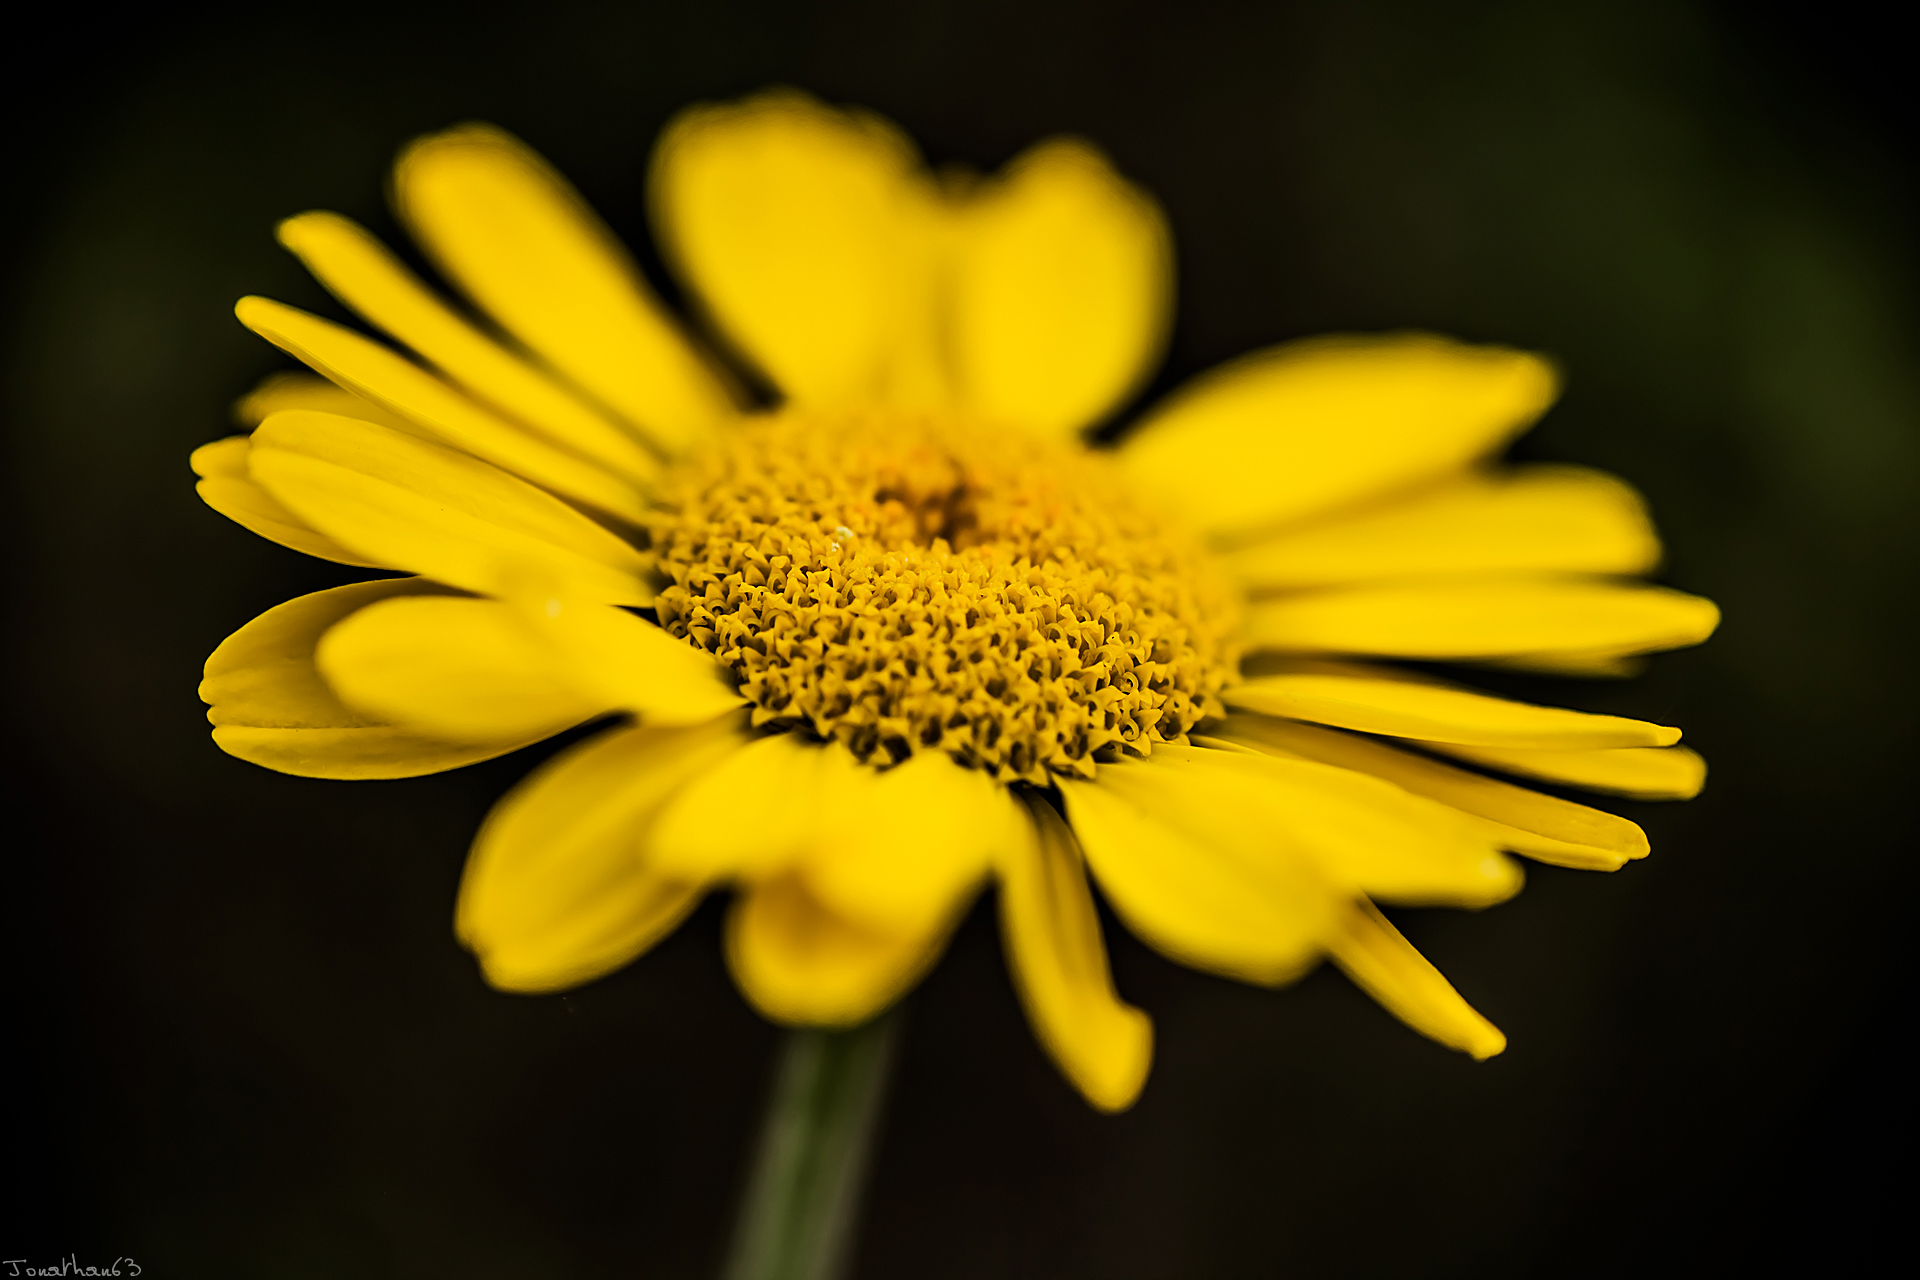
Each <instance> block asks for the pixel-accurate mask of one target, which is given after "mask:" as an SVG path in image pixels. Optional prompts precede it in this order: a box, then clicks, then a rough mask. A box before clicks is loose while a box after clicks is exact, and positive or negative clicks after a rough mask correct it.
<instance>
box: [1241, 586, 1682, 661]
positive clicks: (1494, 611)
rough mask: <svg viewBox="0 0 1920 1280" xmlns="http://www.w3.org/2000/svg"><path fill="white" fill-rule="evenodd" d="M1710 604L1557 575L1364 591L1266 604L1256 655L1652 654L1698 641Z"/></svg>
mask: <svg viewBox="0 0 1920 1280" xmlns="http://www.w3.org/2000/svg"><path fill="white" fill-rule="evenodd" d="M1719 622H1720V611H1719V609H1717V608H1715V607H1714V604H1713V602H1712V601H1710V600H1703V599H1701V598H1700V597H1699V596H1690V595H1685V594H1683V593H1681V592H1678V591H1670V590H1668V589H1667V588H1665V587H1649V586H1638V585H1633V586H1628V585H1623V584H1620V583H1612V582H1586V581H1579V580H1571V579H1555V578H1537V579H1526V578H1512V579H1494V580H1488V581H1465V582H1443V583H1419V584H1413V585H1395V586H1363V587H1351V588H1346V589H1334V590H1329V591H1314V592H1307V593H1304V594H1301V595H1297V596H1287V597H1285V598H1283V599H1279V600H1269V601H1263V602H1260V603H1257V604H1255V605H1253V606H1252V607H1251V608H1249V609H1248V611H1247V629H1246V638H1247V643H1248V644H1249V645H1250V646H1251V647H1252V648H1254V649H1278V650H1289V651H1293V652H1308V653H1364V654H1378V655H1380V656H1383V657H1394V658H1452V659H1460V658H1497V657H1505V656H1508V655H1514V654H1543V653H1549V652H1552V651H1554V650H1575V651H1585V650H1593V649H1607V650H1611V651H1614V652H1616V653H1619V654H1628V653H1651V652H1654V651H1656V650H1660V649H1677V648H1681V647H1683V646H1686V645H1692V644H1699V643H1700V642H1701V641H1702V640H1705V639H1706V638H1707V637H1708V636H1709V635H1712V634H1713V629H1714V627H1716V626H1717V625H1719Z"/></svg>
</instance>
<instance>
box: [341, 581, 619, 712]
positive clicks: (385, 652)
mask: <svg viewBox="0 0 1920 1280" xmlns="http://www.w3.org/2000/svg"><path fill="white" fill-rule="evenodd" d="M643 625H644V624H643ZM315 662H316V663H317V664H318V666H319V668H320V674H321V675H323V676H325V677H326V680H327V683H328V684H329V685H331V686H332V687H333V689H334V690H335V691H336V692H337V693H338V694H339V695H340V700H341V701H342V702H345V703H346V704H347V705H348V706H350V707H354V708H356V709H358V710H360V711H362V712H364V713H366V714H368V715H371V716H378V717H379V718H380V719H382V720H384V721H387V722H389V723H393V724H402V725H407V726H409V727H411V728H415V729H418V730H419V731H421V732H423V733H429V734H432V735H433V736H434V737H438V738H447V739H451V740H452V741H455V742H468V741H489V740H492V739H497V738H510V737H521V738H526V737H546V736H548V735H549V734H555V733H558V732H560V731H561V730H562V729H566V728H570V727H571V726H573V725H576V724H579V723H581V722H582V721H584V720H589V719H591V718H593V717H594V716H596V715H600V714H601V713H603V712H606V711H611V710H613V708H612V706H610V705H609V704H608V703H607V702H606V701H605V700H604V699H600V698H595V697H593V696H592V695H591V694H590V693H589V692H588V691H586V690H583V689H582V688H580V687H579V685H578V684H576V683H575V682H574V681H572V680H569V679H568V678H567V674H568V673H567V672H566V670H565V669H564V667H563V666H562V664H561V663H560V661H559V659H558V656H557V655H556V654H555V653H554V652H553V650H552V649H551V647H549V646H547V645H544V644H542V643H541V642H540V638H539V637H538V636H537V635H535V634H534V633H533V631H532V630H531V628H529V627H527V626H525V625H523V624H522V623H521V621H520V619H519V618H518V617H517V616H516V614H515V611H514V610H513V609H511V608H509V607H508V606H506V605H503V604H500V603H499V602H497V601H493V600H457V599H433V600H392V601H388V602H386V603H384V604H377V605H373V606H370V607H368V608H366V609H362V610H361V611H360V612H358V613H356V614H354V615H353V616H352V617H351V618H348V619H346V620H345V621H344V622H341V623H340V624H339V625H338V626H336V627H334V628H333V629H332V630H331V631H329V632H327V634H326V636H325V637H324V638H322V639H321V641H320V646H319V649H318V651H317V652H316V654H315Z"/></svg>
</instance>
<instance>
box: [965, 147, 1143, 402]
mask: <svg viewBox="0 0 1920 1280" xmlns="http://www.w3.org/2000/svg"><path fill="white" fill-rule="evenodd" d="M1172 293H1173V244H1172V240H1171V238H1170V237H1169V236H1168V234H1167V226H1166V219H1165V217H1164V216H1163V215H1162V214H1161V212H1160V210H1159V208H1158V207H1157V206H1156V205H1155V204H1154V203H1153V200H1152V199H1151V198H1150V197H1149V196H1147V195H1146V194H1145V193H1144V192H1142V191H1141V190H1140V189H1139V188H1137V187H1135V186H1133V185H1132V184H1131V183H1129V182H1127V181H1126V180H1125V179H1123V178H1121V177H1120V175H1119V174H1117V173H1115V172H1114V171H1113V168H1112V166H1111V165H1109V164H1108V163H1107V159H1106V157H1105V156H1103V155H1101V154H1100V153H1099V152H1098V151H1096V150H1095V149H1094V148H1092V147H1091V146H1089V145H1087V144H1086V143H1084V142H1081V141H1079V140H1077V139H1071V138H1062V139H1055V140H1054V141H1051V142H1044V143H1041V144H1040V145H1039V146H1036V147H1034V148H1032V149H1031V150H1029V151H1027V152H1026V153H1025V154H1023V155H1021V156H1020V157H1019V158H1018V159H1016V160H1015V161H1014V162H1013V163H1012V164H1011V165H1009V166H1008V167H1007V170H1006V173H1005V175H1004V176H1003V177H1001V178H1000V179H999V180H998V181H996V182H995V183H994V184H993V185H992V186H990V187H989V188H987V189H986V190H985V191H984V192H982V193H981V194H979V195H977V196H976V197H974V198H973V200H972V201H970V202H969V204H968V205H967V207H966V210H965V213H964V214H963V217H962V222H961V227H960V231H959V233H958V234H957V236H956V238H955V262H954V265H953V295H952V304H951V305H952V307H953V316H952V325H953V335H952V343H953V359H954V365H955V376H956V380H957V382H958V384H959V392H960V395H961V397H962V399H963V400H964V401H965V402H966V403H967V404H968V405H969V406H970V407H971V408H973V409H975V410H976V411H978V412H979V413H980V414H981V415H982V416H985V417H989V418H993V419H997V420H1000V421H1005V422H1015V423H1020V424H1022V425H1025V426H1030V427H1034V428H1037V429H1038V430H1040V431H1042V432H1045V433H1046V434H1049V435H1056V436H1066V435H1069V434H1071V433H1073V432H1075V431H1077V430H1079V429H1080V428H1082V427H1085V426H1088V425H1090V424H1092V423H1094V422H1097V421H1098V420H1099V419H1101V418H1102V417H1104V416H1105V415H1106V414H1107V413H1109V412H1110V411H1112V410H1113V409H1114V408H1116V407H1117V406H1118V405H1119V403H1120V402H1121V401H1122V400H1123V399H1125V398H1126V397H1127V396H1128V395H1129V394H1131V393H1132V392H1133V391H1134V390H1135V389H1137V388H1138V387H1139V385H1140V383H1141V382H1142V380H1144V379H1145V378H1146V376H1147V375H1148V374H1149V373H1151V372H1152V366H1153V363H1154V361H1155V360H1157V359H1158V358H1159V355H1160V352H1161V348H1162V346H1163V344H1164V343H1165V340H1166V333H1167V322H1168V320H1169V318H1170V316H1171V312H1172V306H1173V299H1172Z"/></svg>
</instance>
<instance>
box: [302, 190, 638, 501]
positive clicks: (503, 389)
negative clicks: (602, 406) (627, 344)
mask: <svg viewBox="0 0 1920 1280" xmlns="http://www.w3.org/2000/svg"><path fill="white" fill-rule="evenodd" d="M279 236H280V243H281V244H283V245H285V246H286V247H287V248H288V249H291V250H292V251H293V252H294V253H295V254H296V255H297V256H298V257H299V259H300V261H301V262H303V263H305V264H306V267H307V269H308V270H309V271H311V272H313V274H314V276H315V277H316V278H318V279H319V281H320V283H322V284H324V285H325V286H327V288H328V289H329V290H330V291H331V292H332V293H333V294H334V296H335V297H337V298H339V299H340V300H341V301H342V302H344V303H346V304H347V305H348V306H350V307H352V308H353V309H354V310H355V311H357V312H359V313H360V314H361V315H362V316H364V317H365V318H366V319H368V320H370V321H372V322H373V323H374V324H376V325H378V326H379V327H380V328H382V329H384V330H386V331H387V333H388V334H390V335H392V336H393V337H394V338H395V339H397V340H398V341H400V342H403V343H405V344H406V345H407V346H409V347H411V348H413V350H415V351H416V352H418V353H419V354H420V355H421V356H422V357H423V358H424V359H425V360H426V361H427V362H428V363H429V364H432V365H433V366H434V367H435V368H437V369H439V370H440V371H441V372H442V373H444V374H446V375H447V376H448V377H449V378H451V379H453V381H455V382H457V383H459V384H460V385H461V386H462V387H464V388H465V389H466V390H467V391H469V392H471V393H472V394H473V395H475V396H477V397H478V398H480V399H481V400H484V401H486V402H487V403H488V404H491V405H492V406H493V407H494V408H496V409H499V410H500V411H501V412H503V413H505V414H506V415H508V416H509V417H512V418H517V419H518V420H519V421H521V422H524V423H527V424H529V425H530V426H532V427H534V428H536V429H537V430H539V431H540V432H542V433H543V434H544V435H546V436H547V437H548V438H549V439H551V440H553V441H554V442H556V443H558V444H560V445H561V446H563V447H565V448H568V449H571V450H573V451H575V452H577V453H579V454H581V455H582V456H584V457H586V458H587V459H589V460H591V461H593V462H595V463H597V464H599V465H600V466H602V467H604V468H606V469H607V470H608V471H610V472H612V473H613V474H614V475H617V476H619V477H620V478H621V479H623V480H625V481H627V482H628V483H629V484H631V485H633V486H635V487H636V488H646V487H647V486H649V485H650V484H652V482H653V481H654V480H655V479H656V478H657V477H658V476H659V474H660V464H659V462H658V461H657V460H655V458H654V456H653V455H652V454H650V453H649V452H647V450H646V449H645V447H643V446H642V445H641V444H640V442H639V440H638V439H637V438H636V437H635V436H634V435H633V434H632V433H631V432H630V431H629V430H627V429H624V428H622V427H619V426H616V425H615V424H614V423H613V422H612V421H610V420H609V419H608V418H607V417H606V416H605V415H603V414H601V413H599V412H597V411H596V410H594V409H592V408H590V407H589V406H587V405H586V404H584V403H582V402H581V400H580V399H579V398H578V397H576V396H574V395H572V394H571V393H569V392H568V391H566V390H565V389H564V388H562V387H560V386H559V385H558V384H556V383H555V382H554V381H553V380H552V379H551V378H549V377H548V376H547V375H546V374H544V373H541V372H540V371H539V370H537V369H535V368H534V367H533V366H531V365H530V364H528V363H527V362H526V361H525V360H523V359H521V358H520V357H519V356H518V355H516V354H515V353H513V352H512V351H509V350H507V348H506V347H504V346H502V345H501V344H500V343H498V342H495V341H494V340H493V339H492V338H490V337H488V336H487V335H486V334H484V333H482V332H481V331H480V330H479V328H478V327H476V326H475V325H473V324H472V323H471V322H469V321H468V320H467V319H465V318H464V317H463V316H461V315H459V314H458V313H457V312H455V311H454V310H453V308H451V307H449V306H448V305H447V304H446V303H444V302H442V301H441V300H440V299H439V298H438V297H436V296H435V295H434V293H433V292H432V291H431V290H430V289H428V288H427V287H426V285H424V284H422V283H421V281H420V280H419V278H418V277H416V276H415V275H414V274H413V273H412V272H411V271H409V270H407V268H406V267H405V265H403V264H402V263H401V262H400V260H399V259H398V258H395V257H394V256H393V254H392V253H390V252H388V250H387V248H386V246H385V245H383V244H381V243H380V242H379V241H378V240H376V239H374V238H373V236H371V235H369V234H368V233H367V232H366V231H365V230H364V229H363V228H361V227H360V226H358V225H357V224H355V223H353V222H351V221H349V220H348V219H346V218H343V217H341V216H340V215H339V214H337V213H303V214H301V215H300V216H299V217H297V218H288V219H287V220H286V221H285V222H282V223H281V224H280V227H279Z"/></svg>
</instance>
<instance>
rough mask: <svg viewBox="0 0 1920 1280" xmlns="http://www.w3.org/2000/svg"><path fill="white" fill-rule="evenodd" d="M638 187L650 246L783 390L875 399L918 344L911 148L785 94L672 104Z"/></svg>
mask: <svg viewBox="0 0 1920 1280" xmlns="http://www.w3.org/2000/svg"><path fill="white" fill-rule="evenodd" d="M651 196H652V201H653V213H654V221H655V225H656V227H657V228H658V232H659V237H660V240H661V242H662V245H663V247H664V248H665V250H666V252H667V253H668V255H669V256H670V258H671V259H672V260H673V261H674V263H675V265H676V266H677V267H678V269H679V270H680V272H681V273H682V274H683V275H684V276H685V278H686V279H687V280H688V281H689V283H690V284H691V285H692V287H693V289H694V291H695V292H696V293H697V294H698V295H699V297H700V299H701V300H702V302H703V303H704V304H705V306H706V308H707V309H708V310H709V311H710V312H711V313H712V315H713V317H714V319H715V320H716V321H717V322H718V324H719V326H720V327H721V328H722V329H723V330H724V331H725V332H726V333H727V335H728V336H729V337H731V338H732V339H733V341H734V342H735V343H737V344H738V345H739V347H740V348H741V350H742V351H743V352H744V353H745V354H746V355H747V356H748V357H749V358H750V359H752V360H753V361H754V362H755V363H756V364H758V365H759V366H760V367H761V368H762V369H763V370H764V371H765V372H766V373H767V374H768V376H769V377H771V378H772V379H773V381H774V383H775V384H776V385H777V386H778V387H779V388H780V389H781V390H782V391H784V392H785V393H786V394H787V395H788V396H790V397H792V398H793V399H795V400H799V401H805V402H808V403H816V404H818V403H845V402H848V401H857V400H868V401H871V400H873V399H878V398H886V397H887V396H889V395H890V394H891V393H892V392H893V391H894V390H895V389H896V386H897V384H898V382H899V381H900V379H901V377H902V376H903V371H902V367H901V366H902V365H903V363H906V364H911V363H913V362H914V360H915V359H916V357H918V356H921V355H924V352H923V351H916V350H914V348H915V347H925V346H926V345H927V344H928V343H930V341H931V332H930V325H931V322H932V316H933V301H932V294H931V289H932V279H933V276H932V272H933V261H934V254H935V252H936V236H937V231H936V228H935V222H934V219H935V217H936V214H935V211H934V198H933V195H932V190H931V185H930V183H929V182H928V180H927V178H926V176H925V175H924V174H923V173H922V172H921V171H920V168H919V158H918V156H917V155H916V154H915V152H914V148H913V144H912V143H911V142H909V141H908V140H907V138H906V137H905V136H904V135H903V134H902V133H901V132H900V131H899V130H898V129H896V128H894V127H893V126H892V125H890V124H888V123H886V122H885V121H882V120H881V119H880V118H879V117H877V116H873V115H869V114H866V113H863V112H854V111H835V110H831V109H829V108H827V107H825V106H822V105H821V104H820V103H818V102H815V101H814V100H813V99H811V98H808V97H805V96H803V95H800V94H796V93H792V92H777V93H769V94H762V95H761V96H759V97H756V98H751V99H749V100H747V101H745V102H742V103H738V104H731V105H725V106H704V107H696V108H694V109H692V110H689V111H686V112H683V113H682V114H681V115H680V116H679V117H678V118H677V119H676V120H674V122H673V123H672V124H670V125H669V126H668V127H667V129H666V131H665V132H664V133H663V134H662V135H661V139H660V144H659V148H658V150H657V151H656V152H655V154H654V161H653V173H652V181H651Z"/></svg>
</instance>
